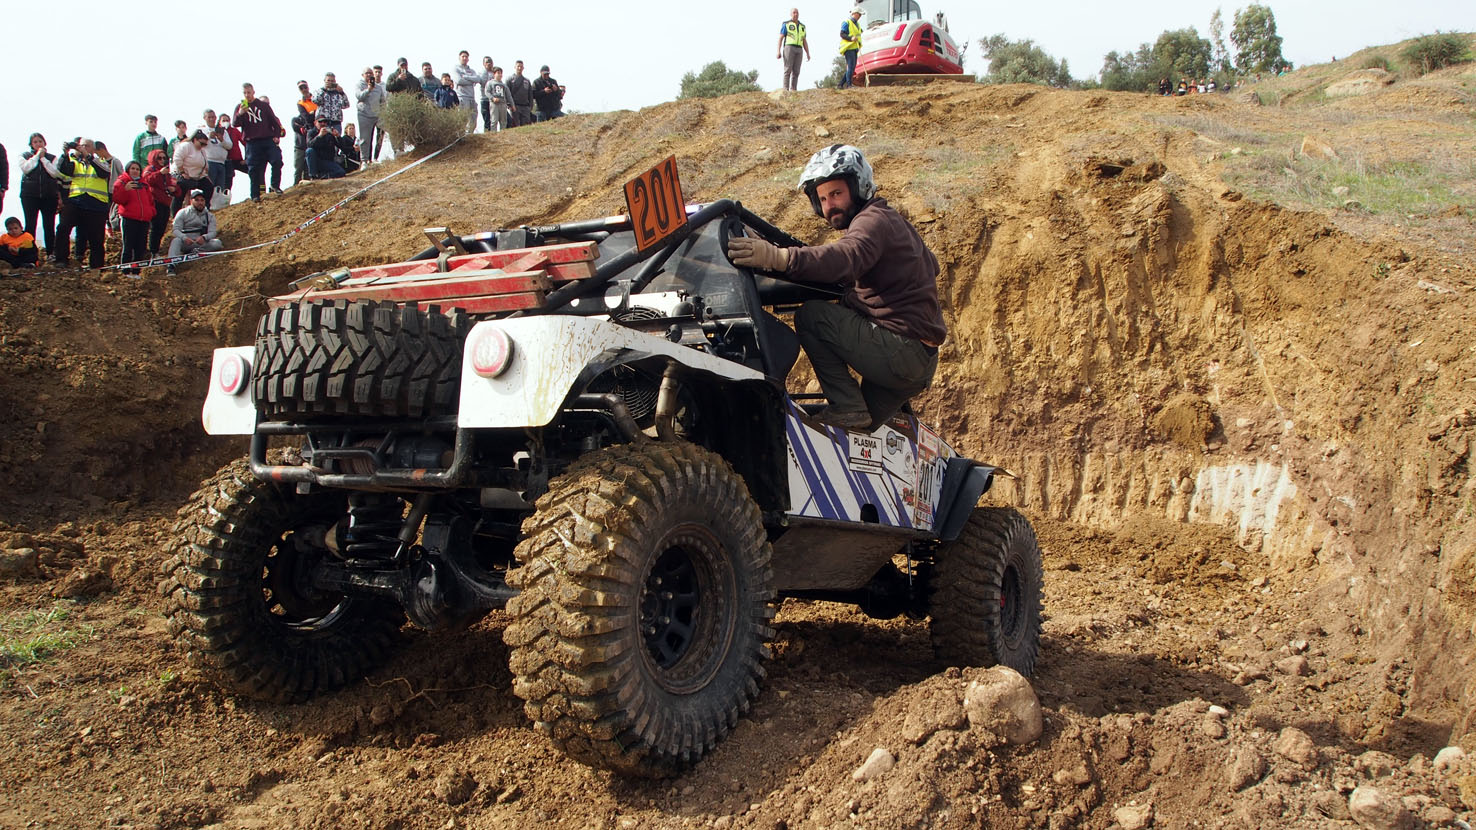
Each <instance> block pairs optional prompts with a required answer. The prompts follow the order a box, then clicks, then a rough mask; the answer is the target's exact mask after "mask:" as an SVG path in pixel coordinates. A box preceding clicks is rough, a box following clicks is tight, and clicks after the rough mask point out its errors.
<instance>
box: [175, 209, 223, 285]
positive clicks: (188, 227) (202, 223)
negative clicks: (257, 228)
mask: <svg viewBox="0 0 1476 830" xmlns="http://www.w3.org/2000/svg"><path fill="white" fill-rule="evenodd" d="M217 233H218V228H217V227H216V224H215V214H213V213H211V212H210V206H209V205H208V204H206V200H205V191H203V190H199V189H195V190H192V191H190V204H189V206H188V207H185V208H182V209H180V211H179V213H176V214H174V239H173V240H172V241H171V242H170V243H169V255H170V256H171V257H177V256H184V255H185V254H194V253H212V252H214V251H219V250H220V249H221V248H222V247H224V246H223V245H222V244H221V241H220V239H219V238H218V237H217ZM165 273H167V274H168V275H169V276H171V277H172V276H174V275H175V274H176V273H177V272H176V271H175V269H174V266H173V265H170V266H169V267H168V268H167V269H166V271H165Z"/></svg>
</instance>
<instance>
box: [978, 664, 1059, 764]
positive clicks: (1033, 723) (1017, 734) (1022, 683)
mask: <svg viewBox="0 0 1476 830" xmlns="http://www.w3.org/2000/svg"><path fill="white" fill-rule="evenodd" d="M963 708H964V713H965V714H966V715H967V716H968V719H969V726H970V727H971V728H972V729H974V730H977V731H980V732H984V733H986V734H989V735H993V736H996V737H998V738H999V739H1000V740H1002V741H1004V742H1007V743H1011V744H1015V745H1016V746H1018V745H1020V744H1028V743H1031V742H1032V741H1035V740H1038V739H1039V738H1040V734H1041V732H1042V731H1043V730H1044V729H1045V718H1044V716H1043V715H1042V713H1041V710H1040V700H1039V699H1038V698H1037V697H1036V696H1035V690H1034V689H1032V688H1031V687H1030V681H1028V680H1026V679H1025V678H1024V677H1021V676H1020V673H1019V672H1017V671H1015V670H1014V669H1012V668H1009V667H1007V666H994V667H993V668H990V669H986V670H985V671H983V672H980V673H979V674H978V675H977V677H976V679H974V680H972V681H970V683H969V685H968V687H967V688H966V689H965V690H964V699H963Z"/></svg>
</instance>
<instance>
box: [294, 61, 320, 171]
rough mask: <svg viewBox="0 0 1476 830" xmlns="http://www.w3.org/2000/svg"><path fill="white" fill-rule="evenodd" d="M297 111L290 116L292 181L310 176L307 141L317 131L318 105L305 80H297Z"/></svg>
mask: <svg viewBox="0 0 1476 830" xmlns="http://www.w3.org/2000/svg"><path fill="white" fill-rule="evenodd" d="M297 93H298V94H299V95H301V96H302V97H301V98H299V99H298V101H297V113H296V114H295V115H293V116H292V183H293V184H297V183H298V182H300V181H302V180H303V179H304V178H307V177H309V176H310V174H309V173H308V166H307V148H308V142H309V141H311V140H312V137H313V135H314V134H315V133H316V132H317V127H316V126H315V125H316V124H317V122H318V115H317V113H318V105H317V103H316V102H315V101H313V90H312V87H309V86H308V82H307V81H298V82H297Z"/></svg>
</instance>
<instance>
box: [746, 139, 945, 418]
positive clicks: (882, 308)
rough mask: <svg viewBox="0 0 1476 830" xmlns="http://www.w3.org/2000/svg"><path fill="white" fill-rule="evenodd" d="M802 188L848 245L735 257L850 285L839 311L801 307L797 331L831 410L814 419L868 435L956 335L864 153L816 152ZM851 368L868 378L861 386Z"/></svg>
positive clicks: (929, 263)
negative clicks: (879, 193) (945, 321)
mask: <svg viewBox="0 0 1476 830" xmlns="http://www.w3.org/2000/svg"><path fill="white" fill-rule="evenodd" d="M799 187H800V189H801V190H803V191H804V192H805V195H807V196H809V197H810V204H811V205H812V206H813V207H814V208H815V213H816V214H818V215H819V216H820V217H821V218H823V219H824V220H825V221H826V222H828V223H830V226H831V227H832V228H835V229H836V230H844V231H845V235H844V236H842V237H841V238H840V239H838V240H836V241H834V242H831V243H830V244H828V245H813V246H805V247H801V248H779V247H777V246H775V245H772V244H770V243H768V242H766V241H764V240H762V239H756V238H748V237H735V238H733V239H731V240H730V241H729V242H728V256H729V257H730V258H731V259H732V260H733V264H735V265H738V266H740V267H747V268H755V269H759V270H764V271H773V272H777V273H783V274H785V275H786V276H789V277H792V278H794V279H796V280H802V281H805V282H816V283H835V284H837V285H842V286H845V289H846V290H845V293H844V294H843V295H842V296H841V301H840V303H830V302H825V301H821V300H811V301H809V302H807V303H805V304H804V305H802V306H800V309H799V311H798V312H797V313H796V314H795V317H794V321H795V331H796V333H797V334H799V340H800V344H801V345H802V346H804V348H805V353H806V354H808V355H809V356H810V364H811V365H813V366H814V367H815V376H816V377H817V378H819V380H820V389H821V391H823V392H824V393H825V398H826V400H828V401H830V405H829V406H827V407H826V408H825V409H823V410H821V411H820V412H819V414H817V415H816V416H815V417H816V419H817V420H819V421H820V422H821V423H825V424H830V425H832V426H837V427H842V428H845V429H862V430H870V429H872V428H873V427H874V426H875V425H877V424H880V423H882V422H883V421H885V420H886V419H888V418H890V417H892V416H893V415H895V414H896V413H897V411H898V410H899V409H901V408H902V405H903V404H904V403H906V402H907V401H908V399H910V398H911V397H912V396H913V395H916V394H917V393H918V392H921V391H922V390H924V389H926V388H928V386H930V385H931V384H932V382H933V373H934V372H935V371H936V370H937V368H938V346H940V345H942V343H943V340H944V338H946V337H947V336H948V330H947V328H946V327H945V326H944V324H943V309H942V307H941V306H940V305H939V304H938V259H937V257H934V256H933V252H932V251H929V250H928V248H927V246H926V245H924V244H923V241H922V237H920V236H918V235H917V231H916V230H915V229H913V227H912V226H911V225H910V224H908V223H907V220H906V219H903V218H902V216H901V215H900V214H898V213H897V212H896V211H895V210H892V208H891V207H889V206H888V205H887V202H886V200H885V199H878V198H876V184H875V181H874V179H873V177H872V173H871V165H870V164H868V163H867V161H866V157H865V156H863V155H862V154H861V151H860V150H858V149H857V148H855V147H852V146H850V145H847V144H835V145H832V146H830V147H827V148H825V149H824V150H821V151H820V152H818V153H816V154H815V155H814V156H812V157H811V158H810V162H809V164H806V165H805V171H804V173H802V174H801V175H800V183H799ZM847 367H850V368H853V369H855V370H856V371H857V372H858V373H860V375H861V383H860V384H857V383H856V380H855V379H854V378H853V377H851V373H850V371H849V370H848V368H847Z"/></svg>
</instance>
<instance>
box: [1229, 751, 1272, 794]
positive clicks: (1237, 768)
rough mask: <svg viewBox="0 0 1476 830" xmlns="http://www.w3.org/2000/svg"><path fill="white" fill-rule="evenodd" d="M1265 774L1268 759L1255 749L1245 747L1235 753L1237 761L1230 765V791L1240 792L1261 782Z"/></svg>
mask: <svg viewBox="0 0 1476 830" xmlns="http://www.w3.org/2000/svg"><path fill="white" fill-rule="evenodd" d="M1265 774H1266V759H1265V758H1262V757H1261V753H1259V752H1257V751H1256V750H1255V748H1254V747H1249V746H1243V747H1241V748H1240V750H1239V751H1237V752H1236V753H1235V760H1234V761H1233V762H1231V764H1230V769H1229V770H1228V772H1227V777H1228V779H1229V782H1230V789H1232V790H1236V791H1239V790H1243V789H1245V788H1246V787H1249V786H1250V785H1252V784H1254V783H1256V782H1257V781H1260V780H1261V776H1263V775H1265Z"/></svg>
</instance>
